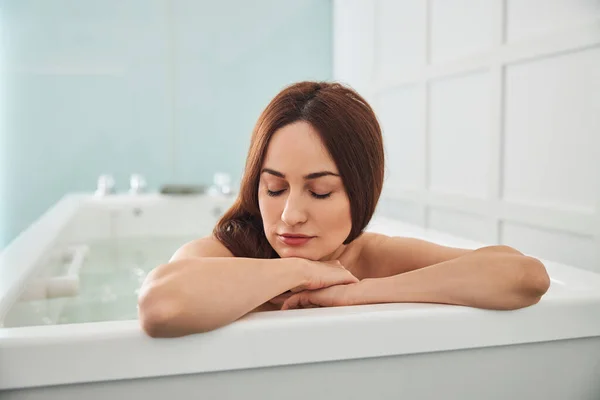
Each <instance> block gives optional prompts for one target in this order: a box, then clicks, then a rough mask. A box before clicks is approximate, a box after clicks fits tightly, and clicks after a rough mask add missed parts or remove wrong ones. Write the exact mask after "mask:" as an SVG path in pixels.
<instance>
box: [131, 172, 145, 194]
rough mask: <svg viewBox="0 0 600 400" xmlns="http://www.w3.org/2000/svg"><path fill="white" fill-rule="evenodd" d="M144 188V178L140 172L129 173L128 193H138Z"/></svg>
mask: <svg viewBox="0 0 600 400" xmlns="http://www.w3.org/2000/svg"><path fill="white" fill-rule="evenodd" d="M145 189H146V179H144V177H143V176H142V175H140V174H131V177H130V178H129V193H130V194H140V193H143V192H144V191H145Z"/></svg>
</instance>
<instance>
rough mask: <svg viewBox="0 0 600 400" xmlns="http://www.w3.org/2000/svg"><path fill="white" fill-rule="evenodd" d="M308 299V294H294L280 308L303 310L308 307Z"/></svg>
mask: <svg viewBox="0 0 600 400" xmlns="http://www.w3.org/2000/svg"><path fill="white" fill-rule="evenodd" d="M309 297H310V293H309V292H300V293H296V294H295V295H293V296H292V297H290V298H289V299H287V300H286V301H285V303H283V306H281V309H282V310H293V309H296V308H304V307H306V306H308V305H310V299H309Z"/></svg>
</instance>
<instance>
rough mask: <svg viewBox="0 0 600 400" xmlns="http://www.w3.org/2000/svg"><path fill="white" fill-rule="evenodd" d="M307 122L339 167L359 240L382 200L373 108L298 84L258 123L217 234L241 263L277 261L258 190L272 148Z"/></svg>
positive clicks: (321, 85)
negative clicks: (281, 134)
mask: <svg viewBox="0 0 600 400" xmlns="http://www.w3.org/2000/svg"><path fill="white" fill-rule="evenodd" d="M297 121H306V122H308V123H309V124H310V125H311V126H312V127H313V128H314V129H315V130H316V131H317V132H318V133H319V135H320V137H321V140H322V141H323V144H324V145H325V147H326V148H327V150H328V151H329V153H330V154H331V157H332V158H333V160H334V161H335V163H336V165H337V167H338V170H339V172H340V176H341V178H342V182H343V183H344V187H345V189H346V192H347V194H348V198H349V200H350V213H351V216H352V229H351V231H350V234H349V236H348V237H347V238H346V240H345V241H344V244H348V243H350V242H351V241H353V240H354V239H356V238H357V237H358V236H359V235H360V234H361V233H362V231H363V229H364V228H365V227H366V226H367V224H368V223H369V221H370V220H371V217H372V216H373V213H374V211H375V207H376V205H377V202H378V200H379V195H380V194H381V188H382V185H383V175H384V153H383V140H382V136H381V128H380V126H379V123H378V121H377V118H376V116H375V113H374V112H373V110H372V108H371V107H370V106H369V104H368V103H367V102H366V101H365V99H364V98H362V97H361V96H360V95H359V94H358V93H356V92H355V91H354V90H352V89H350V88H348V87H345V86H343V85H341V84H339V83H327V82H299V83H296V84H293V85H291V86H288V87H286V88H285V89H284V90H282V91H281V92H280V93H279V94H278V95H277V96H275V98H274V99H273V100H272V101H271V102H270V103H269V105H268V106H267V107H266V109H265V110H264V111H263V113H262V114H261V116H260V117H259V119H258V121H257V123H256V126H255V127H254V131H253V133H252V138H251V141H250V150H249V152H248V157H247V159H246V167H245V170H244V176H243V178H242V182H241V185H240V193H239V196H238V198H237V200H236V201H235V203H234V204H233V206H232V207H231V208H230V209H229V210H228V211H227V212H226V213H225V215H224V216H223V217H222V218H221V220H220V221H219V222H218V223H217V225H216V226H215V228H214V230H213V235H214V236H215V237H216V238H217V239H218V240H219V241H220V242H221V243H223V245H224V246H225V247H227V248H228V249H229V251H231V252H232V253H233V255H234V256H236V257H251V258H277V257H279V256H278V255H277V253H276V252H275V250H273V248H272V247H271V245H270V244H269V242H268V241H267V238H266V236H265V232H264V229H263V224H262V218H261V215H260V210H259V206H258V184H259V179H260V171H261V168H262V166H263V161H264V157H265V154H266V151H267V146H268V145H269V141H270V139H271V137H272V136H273V134H274V133H275V132H276V131H277V130H278V129H280V128H282V127H284V126H286V125H288V124H291V123H294V122H297Z"/></svg>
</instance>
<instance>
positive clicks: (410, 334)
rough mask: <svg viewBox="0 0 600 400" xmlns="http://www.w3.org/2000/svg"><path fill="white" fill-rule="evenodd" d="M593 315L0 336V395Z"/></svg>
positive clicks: (593, 305)
mask: <svg viewBox="0 0 600 400" xmlns="http://www.w3.org/2000/svg"><path fill="white" fill-rule="evenodd" d="M599 305H600V294H596V295H594V294H592V293H581V294H579V295H577V296H571V297H570V298H569V299H568V300H567V301H565V299H561V298H548V299H544V300H542V301H541V302H540V303H538V304H536V305H534V306H531V307H528V308H524V309H520V310H515V311H490V310H479V309H474V308H469V307H458V306H446V305H437V304H410V303H403V304H378V305H370V306H355V307H338V308H322V309H311V310H290V311H274V312H264V313H256V314H251V315H248V316H246V317H244V318H242V319H241V320H239V321H236V322H234V323H232V324H230V325H228V326H225V327H223V328H221V329H218V330H215V331H213V332H208V333H204V334H197V335H190V336H187V337H183V338H177V339H152V338H149V337H147V336H146V335H145V334H144V333H143V332H142V330H141V329H140V327H139V323H138V321H136V320H132V321H112V322H102V323H88V324H73V325H62V326H60V325H59V326H47V327H36V328H10V329H2V330H0V370H1V371H3V373H2V374H0V390H2V389H10V388H23V387H34V386H45V385H56V384H73V383H83V382H97V381H105V380H118V379H136V378H144V377H155V376H167V375H179V374H189V373H206V372H216V371H223V370H233V369H243V368H259V367H274V366H280V365H290V364H299V363H309V362H323V361H334V360H349V359H358V358H368V357H380V356H393V355H403V354H417V353H425V352H436V351H455V350H464V349H470V348H485V347H491V346H504V345H516V344H526V343H538V342H547V341H557V340H564V339H579V338H586V337H594V336H600V319H599V318H594V316H595V315H596V316H597V311H598V310H599V309H600V307H599ZM573 310H577V311H578V312H577V313H573ZM365 337H366V338H369V340H367V341H363V340H362V339H364V338H365ZM340 341H341V342H340ZM344 342H345V343H346V344H344ZM302 343H310V346H302ZM115 357H118V361H117V362H115Z"/></svg>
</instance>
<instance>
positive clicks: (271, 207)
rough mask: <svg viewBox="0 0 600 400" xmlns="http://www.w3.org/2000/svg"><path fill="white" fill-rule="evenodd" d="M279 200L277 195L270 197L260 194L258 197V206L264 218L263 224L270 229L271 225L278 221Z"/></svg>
mask: <svg viewBox="0 0 600 400" xmlns="http://www.w3.org/2000/svg"><path fill="white" fill-rule="evenodd" d="M279 207H280V206H279V202H278V199H277V198H276V197H270V196H267V195H264V196H259V198H258V208H259V210H260V215H261V217H262V220H263V225H265V228H266V229H268V226H269V225H272V224H273V223H274V222H276V221H277V219H278V216H279V215H281V214H278V208H279Z"/></svg>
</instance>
